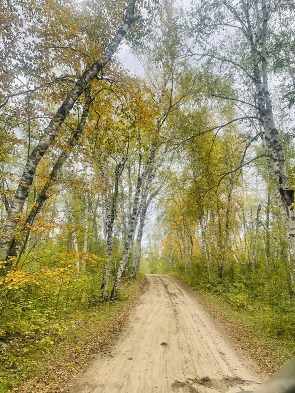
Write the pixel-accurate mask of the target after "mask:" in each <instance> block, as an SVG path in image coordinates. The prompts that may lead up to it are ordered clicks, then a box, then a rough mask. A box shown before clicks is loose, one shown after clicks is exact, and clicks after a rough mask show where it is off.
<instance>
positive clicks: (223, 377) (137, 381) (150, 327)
mask: <svg viewBox="0 0 295 393" xmlns="http://www.w3.org/2000/svg"><path fill="white" fill-rule="evenodd" d="M147 279H148V283H149V285H148V289H147V291H146V292H145V293H144V294H143V295H142V297H141V299H140V302H139V304H138V305H137V306H136V307H135V309H134V311H133V312H132V313H131V315H130V321H129V323H128V325H127V327H126V328H125V330H124V331H123V333H122V335H121V337H120V339H119V340H118V342H117V343H116V345H115V346H114V348H113V349H112V351H111V353H110V354H108V355H106V354H104V355H98V356H97V357H96V359H95V361H94V362H93V364H92V365H91V366H90V367H89V369H88V370H87V371H86V372H85V373H84V374H83V375H82V376H81V377H80V378H78V380H77V381H75V382H73V383H72V385H73V386H72V388H71V389H70V393H109V392H113V393H115V392H116V393H168V392H169V393H173V392H177V393H217V392H218V393H235V392H238V391H240V390H255V388H256V387H257V386H259V382H260V377H259V375H257V374H256V373H255V371H253V370H255V368H256V367H255V364H253V363H250V362H249V360H247V359H246V358H245V356H244V355H243V354H242V353H241V351H239V350H238V349H235V348H234V345H233V344H232V343H230V341H229V340H228V339H227V338H226V337H224V334H223V332H222V331H221V329H220V327H218V326H217V324H216V323H215V322H214V319H213V318H212V316H209V314H208V313H207V312H206V311H205V310H204V309H203V307H202V306H200V305H199V304H198V303H197V300H196V298H195V296H194V295H193V294H192V293H190V292H189V291H187V290H185V289H184V288H183V287H182V286H181V285H179V284H178V283H177V282H176V281H175V280H173V279H172V278H170V277H167V276H161V275H148V276H147Z"/></svg>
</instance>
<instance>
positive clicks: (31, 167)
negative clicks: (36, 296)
mask: <svg viewBox="0 0 295 393" xmlns="http://www.w3.org/2000/svg"><path fill="white" fill-rule="evenodd" d="M135 3H136V0H130V2H129V4H128V6H127V9H126V15H125V20H124V22H123V24H122V26H121V27H120V28H119V29H118V30H117V32H116V34H115V37H114V38H113V40H112V41H111V42H110V44H109V45H108V46H107V48H106V49H105V51H104V53H103V55H102V57H101V58H100V59H99V60H97V61H96V62H94V63H93V65H92V66H91V68H90V69H88V70H86V71H85V72H84V73H83V75H82V76H81V77H80V78H79V79H78V80H77V81H76V83H75V85H74V87H73V88H72V90H71V91H70V92H69V93H68V95H67V97H66V99H65V100H64V102H63V103H62V105H61V106H60V107H59V109H58V110H57V112H56V114H55V116H54V117H53V118H52V120H51V121H50V123H49V125H48V126H47V128H46V129H45V131H44V133H43V135H42V136H41V138H40V140H39V142H38V144H37V146H36V147H35V148H34V149H33V150H32V152H31V154H30V156H29V157H28V160H27V163H26V166H25V169H24V171H23V174H22V177H21V179H20V182H19V185H18V188H17V191H16V193H15V197H14V199H13V202H12V204H11V214H10V215H9V216H8V218H7V220H6V222H5V224H4V227H3V236H2V238H1V241H0V246H1V248H0V261H3V262H4V263H5V264H6V268H5V269H1V270H2V274H6V272H7V271H8V270H9V269H11V267H12V260H11V257H15V256H16V253H17V249H16V248H17V244H16V236H15V232H16V229H17V224H18V221H19V217H20V214H21V212H22V210H23V207H24V204H25V202H26V200H27V197H28V194H29V191H30V188H31V185H32V183H33V179H34V176H35V173H36V169H37V167H38V165H39V162H40V161H41V159H42V157H43V155H44V154H45V153H46V151H47V150H48V148H49V147H50V146H51V145H52V143H53V142H54V140H55V138H56V135H57V132H58V130H59V129H60V127H61V125H62V124H63V123H64V121H65V119H66V118H67V116H68V114H69V113H70V111H71V110H72V109H73V107H74V105H75V103H76V102H77V100H78V99H79V98H80V96H81V95H82V93H83V92H84V91H85V90H86V88H87V87H88V85H89V82H90V81H91V80H93V79H94V78H95V77H96V76H97V75H98V73H99V72H100V71H101V70H102V68H103V67H104V66H105V65H106V64H107V63H108V62H109V61H110V59H111V57H112V56H113V55H114V53H115V52H116V51H117V49H118V47H119V45H120V43H121V42H122V40H123V38H124V36H125V35H126V33H127V32H128V30H129V29H130V27H131V26H132V24H133V23H134V9H135Z"/></svg>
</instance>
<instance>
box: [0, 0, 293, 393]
mask: <svg viewBox="0 0 295 393" xmlns="http://www.w3.org/2000/svg"><path fill="white" fill-rule="evenodd" d="M2 3H3V4H1V18H2V19H1V22H2V23H1V26H0V63H1V74H0V352H1V353H0V355H1V369H0V382H1V384H0V385H1V388H0V389H2V390H3V391H7V390H9V389H10V390H13V389H19V391H26V390H25V389H28V391H30V389H33V388H30V387H28V388H27V387H26V386H29V385H27V383H31V382H27V381H31V380H34V381H35V382H34V383H35V384H36V386H37V385H38V384H40V385H38V386H45V385H46V384H48V386H51V385H50V384H51V378H52V379H53V380H54V381H55V382H56V381H59V380H62V379H63V376H58V373H59V371H58V370H59V366H58V367H55V371H54V372H53V374H52V373H50V372H48V374H46V372H45V368H46V365H47V360H45V358H46V359H51V360H50V361H52V362H53V363H54V362H55V359H54V356H53V352H56V351H57V353H58V348H60V351H61V353H62V352H63V351H64V348H67V349H66V351H65V352H66V353H67V352H68V353H73V352H71V350H70V346H71V345H70V342H71V343H72V344H73V351H75V350H77V351H78V349H77V348H78V347H79V348H84V346H83V340H84V343H85V342H86V341H87V338H86V336H87V335H88V333H89V332H92V333H91V335H92V334H93V337H94V336H95V335H96V333H97V334H98V338H97V339H94V342H96V343H98V342H100V341H99V340H100V338H99V337H100V336H101V335H100V333H99V332H101V330H100V329H102V331H104V327H103V326H105V325H107V326H109V329H110V330H108V331H112V326H114V325H116V322H115V320H116V316H119V315H120V313H121V311H122V313H123V314H124V312H123V310H124V309H125V305H127V304H129V303H128V301H127V300H126V302H125V300H124V301H119V303H116V301H117V300H118V299H122V298H124V299H125V293H127V294H128V298H129V296H130V299H131V298H132V297H133V295H132V292H133V291H135V292H136V290H135V288H137V285H138V284H136V283H135V282H134V280H135V279H136V278H137V277H138V272H139V268H140V266H141V261H142V256H143V255H144V256H145V260H146V261H147V264H148V268H147V270H148V271H150V272H152V273H153V272H168V273H175V274H177V275H178V276H179V277H181V278H182V279H184V280H185V282H187V283H188V284H189V285H190V286H191V287H192V288H198V289H199V290H202V291H204V293H208V294H210V296H213V297H214V299H216V301H217V300H218V301H220V302H221V305H222V308H226V309H227V310H232V311H230V313H232V315H233V316H234V315H236V316H237V319H238V320H239V321H242V320H243V321H245V323H244V324H245V325H246V326H249V330H250V331H251V330H252V329H253V332H255V333H254V336H255V335H257V336H258V335H259V337H260V338H261V340H262V338H263V337H265V339H266V340H270V341H269V342H271V343H273V344H271V345H274V346H273V347H271V348H275V345H277V348H278V350H277V352H276V353H277V355H276V360H275V361H274V366H275V365H276V364H279V363H280V362H281V360H282V359H284V358H287V357H289V356H291V355H294V344H292V342H293V343H294V342H295V320H294V315H295V314H294V312H295V310H294V300H295V295H294V294H295V286H294V265H295V260H294V255H295V209H294V189H295V154H294V147H295V145H294V124H295V122H294V104H295V89H294V87H295V86H294V81H295V76H294V75H295V62H294V55H293V54H294V53H295V50H294V48H295V44H294V43H295V41H294V28H293V24H294V19H295V15H294V11H295V10H294V4H293V1H291V0H286V1H283V2H275V1H274V0H270V1H268V2H266V1H265V0H261V1H254V0H253V1H252V0H251V1H247V2H246V1H243V0H241V1H239V2H235V4H234V6H233V2H232V1H231V0H223V1H216V0H207V1H206V2H200V1H194V0H193V1H192V2H191V3H190V6H188V5H187V6H186V4H183V6H182V5H181V2H176V1H173V0H165V1H157V2H155V1H152V0H151V1H150V0H147V1H141V0H129V1H125V0H103V1H92V0H91V1H80V0H79V1H78V0H62V1H61V0H27V1H25V2H24V1H23V0H9V1H4V2H2ZM184 3H187V2H184ZM123 43H124V46H123V48H125V49H126V50H127V52H128V53H129V54H130V55H131V53H134V55H136V56H137V57H138V58H140V59H141V62H142V64H143V67H141V69H140V70H139V69H138V68H137V67H136V69H135V70H132V72H131V71H128V70H127V69H126V67H125V66H124V64H122V62H120V61H119V56H117V57H116V55H117V54H118V51H119V49H120V48H122V44H123ZM127 57H128V56H127ZM156 216H157V217H156ZM151 217H152V218H153V219H154V221H155V220H156V221H157V225H158V229H156V227H155V228H152V225H147V224H148V221H149V219H150V218H151ZM148 232H149V233H148ZM148 236H149V241H148V240H147V239H148ZM147 242H148V243H149V244H148V245H147ZM143 246H144V251H143ZM128 286H130V288H127V287H128ZM126 296H127V295H126ZM110 300H112V302H110ZM126 307H127V306H126ZM113 318H114V319H113ZM245 318H247V319H245ZM101 324H102V325H101ZM101 326H102V327H101ZM256 327H257V329H258V330H255V329H256ZM96 329H98V330H96ZM84 334H85V335H84ZM254 336H253V337H254ZM251 337H252V336H251ZM85 340H86V341H85ZM97 340H98V341H97ZM253 340H254V339H253ZM272 340H273V341H272ZM80 341H81V342H80ZM102 341H104V339H103V338H102ZM276 342H277V344H276ZM88 343H89V341H88ZM87 345H88V344H87ZM95 345H96V344H95ZM97 345H98V344H97ZM63 346H65V347H63ZM89 346H90V348H91V344H89ZM75 348H76V349H75ZM96 348H97V346H96ZM79 351H80V349H79ZM91 351H92V350H91V349H89V353H90V352H91ZM82 353H83V351H82V349H81V351H80V352H77V358H78V357H79V356H80V355H81V356H82V357H83V355H82ZM47 356H48V357H47ZM85 356H88V352H87V351H86V355H85ZM69 357H70V356H69ZM271 357H272V355H270V354H269V353H267V352H265V359H269V358H271ZM60 362H61V363H62V361H60ZM54 364H55V363H54ZM64 364H65V365H68V368H69V370H70V369H71V367H73V368H74V369H75V368H76V367H77V364H76V363H75V362H74V363H73V361H71V360H69V361H65V362H64ZM43 367H45V368H43ZM48 367H49V368H50V366H49V360H48ZM52 367H53V366H52ZM63 369H64V368H63ZM45 374H46V375H45ZM55 382H54V383H55ZM34 383H33V385H34ZM33 385H32V386H33ZM61 385H62V384H61ZM34 389H35V388H34ZM40 389H41V388H40ZM42 389H43V388H42ZM16 391H17V390H16Z"/></svg>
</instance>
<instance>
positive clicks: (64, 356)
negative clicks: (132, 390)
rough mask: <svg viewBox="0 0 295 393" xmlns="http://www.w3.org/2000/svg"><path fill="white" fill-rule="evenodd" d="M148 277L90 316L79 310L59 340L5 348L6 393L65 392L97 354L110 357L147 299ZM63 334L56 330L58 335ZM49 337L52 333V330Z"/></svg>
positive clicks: (1, 392)
mask: <svg viewBox="0 0 295 393" xmlns="http://www.w3.org/2000/svg"><path fill="white" fill-rule="evenodd" d="M144 282H145V280H144V277H143V276H142V277H140V278H139V279H138V280H137V281H132V282H129V283H125V284H124V283H123V284H122V287H121V291H120V295H119V300H118V301H116V302H106V303H98V304H96V305H95V306H93V307H91V308H88V309H86V310H73V311H72V313H71V314H68V315H67V318H66V319H64V320H59V321H58V326H59V327H60V330H59V332H58V333H57V334H55V336H52V335H48V336H46V334H44V331H43V332H42V335H40V337H38V332H36V334H35V336H34V337H31V336H30V337H27V338H26V339H25V340H17V339H15V340H14V341H13V339H12V342H10V343H9V345H7V347H5V345H4V346H2V348H1V350H2V353H1V354H0V356H1V357H0V393H6V392H20V393H28V392H30V393H33V392H44V393H45V392H56V393H58V392H63V391H65V387H66V385H67V383H68V382H69V381H70V380H72V379H73V378H74V376H75V375H77V374H78V373H80V372H81V371H82V370H83V369H84V368H85V367H86V366H87V365H88V364H89V363H90V361H91V360H92V359H93V356H94V354H96V353H98V352H101V351H107V350H108V348H109V346H110V345H111V343H113V342H114V341H115V340H116V338H117V337H118V336H119V334H120V331H121V329H122V327H123V326H124V324H125V322H126V320H127V318H128V315H129V312H130V311H131V310H132V308H133V307H134V304H135V302H136V300H137V299H138V297H139V295H140V294H141V293H142V290H143V287H144ZM56 330H57V331H58V329H55V331H56ZM48 331H51V330H50V327H48Z"/></svg>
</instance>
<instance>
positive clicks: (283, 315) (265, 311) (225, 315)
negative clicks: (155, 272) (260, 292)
mask: <svg viewBox="0 0 295 393" xmlns="http://www.w3.org/2000/svg"><path fill="white" fill-rule="evenodd" d="M193 290H194V292H195V293H196V295H197V296H198V299H199V301H200V302H201V303H202V304H203V305H204V307H205V308H206V310H207V311H208V312H209V313H210V314H211V315H212V316H213V318H214V319H215V320H217V322H220V323H221V326H222V327H223V328H224V329H225V330H226V333H227V334H228V335H229V336H230V337H231V338H232V339H233V340H234V342H235V343H236V344H237V345H238V347H240V348H241V349H242V350H244V351H246V352H247V353H249V354H250V356H251V358H252V359H254V360H255V361H256V363H257V364H258V366H259V368H260V370H261V371H262V372H265V373H269V374H272V373H273V372H274V371H276V370H277V369H278V368H279V367H280V366H281V365H282V364H283V363H284V362H286V361H287V360H289V359H290V358H292V357H294V356H295V304H292V302H291V303H290V304H289V306H288V307H278V306H277V307H271V306H270V305H266V304H265V302H264V301H263V299H256V300H255V301H253V299H250V298H247V297H246V296H244V295H242V294H239V295H237V296H236V297H234V298H233V297H232V296H229V294H228V293H222V292H219V293H218V294H216V293H212V292H210V291H208V290H205V289H204V288H197V289H196V288H194V289H193Z"/></svg>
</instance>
